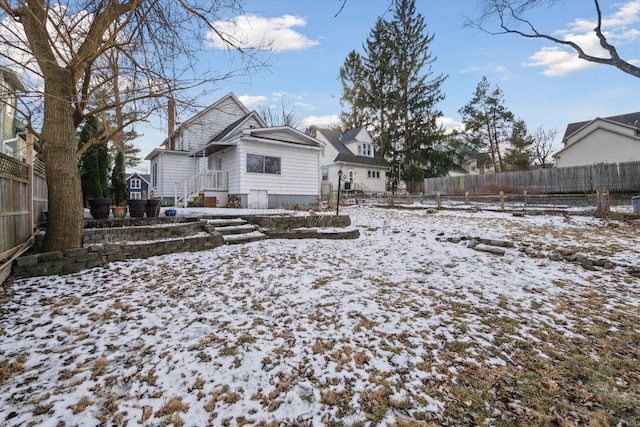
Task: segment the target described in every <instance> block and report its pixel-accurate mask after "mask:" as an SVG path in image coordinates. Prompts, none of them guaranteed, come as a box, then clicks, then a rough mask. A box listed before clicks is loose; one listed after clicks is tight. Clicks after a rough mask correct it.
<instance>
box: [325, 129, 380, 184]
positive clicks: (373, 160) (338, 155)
mask: <svg viewBox="0 0 640 427" xmlns="http://www.w3.org/2000/svg"><path fill="white" fill-rule="evenodd" d="M315 137H316V138H317V139H318V140H320V141H322V142H324V143H325V149H324V152H323V153H322V157H321V158H320V166H321V170H322V182H323V188H325V189H326V190H323V193H327V194H328V193H331V192H332V191H336V190H337V189H338V171H342V173H343V178H342V179H343V181H344V182H342V181H341V183H342V185H343V186H342V187H341V188H343V189H345V190H356V191H362V192H365V193H384V192H385V190H386V181H387V176H386V172H387V169H388V168H389V164H388V163H387V162H386V161H385V160H384V159H383V158H382V157H381V156H380V155H379V154H378V153H376V152H375V150H374V143H373V139H372V138H371V135H369V132H367V130H366V129H365V128H363V127H359V128H356V129H351V130H347V131H345V132H342V131H340V130H338V129H317V130H316V134H315Z"/></svg>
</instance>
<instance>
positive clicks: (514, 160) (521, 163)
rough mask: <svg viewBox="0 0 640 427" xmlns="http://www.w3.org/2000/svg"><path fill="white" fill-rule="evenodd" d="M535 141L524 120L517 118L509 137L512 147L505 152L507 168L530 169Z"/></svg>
mask: <svg viewBox="0 0 640 427" xmlns="http://www.w3.org/2000/svg"><path fill="white" fill-rule="evenodd" d="M533 143H534V138H533V136H530V135H529V134H528V133H527V125H526V124H525V122H524V120H516V121H515V122H513V126H512V128H511V136H510V137H509V145H510V147H509V148H508V149H507V152H506V153H505V157H504V162H505V165H506V169H507V170H516V171H522V170H529V169H530V168H531V162H532V152H531V147H532V145H533Z"/></svg>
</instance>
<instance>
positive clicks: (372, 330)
mask: <svg viewBox="0 0 640 427" xmlns="http://www.w3.org/2000/svg"><path fill="white" fill-rule="evenodd" d="M341 210H342V213H344V214H348V215H350V216H351V220H352V227H356V228H359V229H360V238H359V239H356V240H322V239H318V240H315V239H309V240H263V241H258V242H253V243H248V244H244V245H229V246H223V247H219V248H216V249H214V250H210V251H206V252H196V253H181V254H172V255H164V256H158V257H154V258H150V259H145V260H136V261H127V262H117V263H111V264H109V265H108V266H106V267H104V268H95V269H91V270H86V271H83V272H81V273H77V274H71V275H66V276H52V277H42V278H33V279H23V280H17V281H15V283H13V285H11V287H10V288H9V289H8V291H9V292H10V293H11V294H12V298H11V299H10V300H9V301H8V302H6V303H4V304H3V305H2V306H0V310H1V319H2V322H1V323H0V325H1V326H0V332H1V334H0V363H1V365H0V367H1V368H2V376H1V377H0V424H1V425H6V426H20V425H27V424H32V425H43V426H56V425H69V426H71V425H82V426H93V425H100V424H105V425H111V424H117V425H125V424H126V425H128V426H135V425H166V424H170V423H173V425H182V423H184V424H185V425H189V426H191V425H194V426H195V425H207V424H210V425H243V424H244V423H247V422H251V423H253V424H255V423H259V422H272V421H278V422H283V423H284V424H288V425H292V424H295V423H298V425H300V424H303V425H304V424H305V423H306V424H307V425H314V426H315V425H325V424H331V423H332V422H335V423H336V425H338V423H339V422H342V423H344V425H353V424H356V423H358V422H364V423H366V425H375V424H377V423H383V424H385V423H393V422H396V421H398V420H399V419H409V418H413V419H423V420H424V419H438V418H429V417H430V416H434V417H437V416H440V415H441V414H444V415H446V414H447V411H448V410H449V409H448V408H449V406H448V405H451V403H449V401H446V402H445V401H444V399H443V396H446V393H447V392H448V391H447V390H449V389H450V387H453V386H454V385H456V384H457V382H458V377H459V375H461V372H464V371H465V370H467V369H469V366H476V367H477V366H480V367H485V368H486V369H489V370H490V369H499V368H500V367H504V366H505V365H508V364H510V363H511V360H512V358H513V353H512V351H515V349H516V348H517V347H518V346H520V345H522V343H526V345H528V346H531V353H532V354H537V355H539V356H540V358H549V357H550V356H549V354H548V353H549V351H550V348H551V347H552V346H553V344H550V343H545V342H543V341H544V340H541V339H540V337H541V336H544V334H548V333H557V334H559V335H560V336H565V337H570V338H571V339H572V340H581V339H583V338H582V335H581V332H580V331H581V330H582V329H578V328H582V327H583V326H584V325H589V324H590V323H591V322H594V321H595V320H594V319H592V318H590V317H588V316H587V317H584V318H580V319H578V318H576V317H575V316H572V315H567V314H566V313H565V311H564V309H563V306H562V304H564V303H565V302H566V301H567V300H571V301H582V300H583V299H584V298H585V296H586V295H590V294H594V293H597V294H598V295H599V296H600V297H601V298H603V299H604V300H605V301H606V305H605V306H603V307H602V308H601V310H602V311H603V312H602V313H600V314H602V316H605V314H606V313H605V312H606V311H607V310H610V309H613V308H616V307H617V309H618V310H623V309H626V310H629V309H633V310H637V309H638V307H639V306H640V279H638V278H637V277H634V276H631V275H629V274H628V273H627V272H626V271H625V268H627V267H629V266H631V265H638V262H639V261H638V260H639V259H640V233H639V231H638V230H639V228H638V226H637V224H632V223H615V226H612V224H610V223H607V222H605V221H603V220H599V219H594V218H590V217H565V216H525V217H518V218H516V217H514V216H512V215H508V214H500V213H490V212H477V213H470V212H459V211H442V212H439V213H437V214H431V215H427V214H425V211H424V210H395V209H378V208H368V207H349V208H343V209H341ZM234 212H237V210H234ZM183 213H184V212H179V214H183ZM463 236H471V237H480V238H483V239H495V240H508V241H512V242H514V243H515V247H513V248H504V249H505V251H506V253H505V255H504V256H496V255H492V254H489V253H483V252H478V251H475V250H473V249H471V248H469V247H467V246H466V241H465V240H462V241H458V242H457V243H453V241H447V238H449V237H453V238H455V237H463ZM558 248H565V249H572V250H575V251H578V252H579V253H580V254H584V255H585V256H589V257H606V258H608V259H609V260H610V261H611V262H612V263H613V264H614V265H613V268H611V269H609V270H603V269H595V270H593V271H591V270H587V269H585V268H583V267H581V266H580V265H578V264H575V263H569V262H566V261H551V260H549V259H548V258H546V256H547V255H549V254H552V253H554V251H556V250H557V249H558ZM625 307H626V308H625ZM636 315H637V313H636ZM608 323H609V326H610V329H609V332H610V333H612V334H614V333H616V330H617V329H616V328H620V327H621V326H620V324H619V323H618V321H616V320H615V319H613V320H610V321H608ZM567 339H568V338H567ZM381 402H382V403H381ZM514 407H515V406H514ZM516 409H517V408H516ZM495 411H497V412H496V415H495V416H498V415H499V414H500V411H498V410H495ZM495 411H494V412H495ZM491 420H492V419H485V421H484V422H485V423H487V424H491ZM263 425H264V424H263Z"/></svg>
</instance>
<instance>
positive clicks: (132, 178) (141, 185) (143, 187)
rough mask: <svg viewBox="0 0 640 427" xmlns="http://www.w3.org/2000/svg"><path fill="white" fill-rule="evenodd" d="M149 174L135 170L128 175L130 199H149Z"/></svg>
mask: <svg viewBox="0 0 640 427" xmlns="http://www.w3.org/2000/svg"><path fill="white" fill-rule="evenodd" d="M149 177H150V175H149V174H144V173H137V172H134V173H132V174H131V175H128V176H127V188H128V189H129V198H130V199H147V198H150V196H149V179H150V178H149Z"/></svg>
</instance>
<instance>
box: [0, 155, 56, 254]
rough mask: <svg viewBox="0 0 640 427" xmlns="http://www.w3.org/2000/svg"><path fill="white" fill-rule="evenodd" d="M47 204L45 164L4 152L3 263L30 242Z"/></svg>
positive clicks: (0, 187) (0, 185)
mask: <svg viewBox="0 0 640 427" xmlns="http://www.w3.org/2000/svg"><path fill="white" fill-rule="evenodd" d="M47 204H48V199H47V184H46V178H45V173H44V165H43V164H42V163H41V162H39V161H36V162H35V165H34V166H33V167H32V166H30V165H29V164H27V163H24V162H21V161H19V160H17V159H14V158H13V157H9V156H6V155H4V154H1V153H0V262H1V261H2V260H4V259H6V258H8V257H10V256H11V255H12V253H13V250H14V249H15V248H17V247H18V246H20V245H22V244H23V243H25V242H26V241H27V240H29V238H30V237H31V235H32V233H33V230H34V228H35V227H36V226H37V225H38V224H39V223H40V222H42V220H43V215H44V211H45V210H46V209H47Z"/></svg>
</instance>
